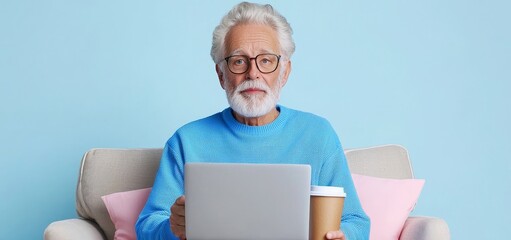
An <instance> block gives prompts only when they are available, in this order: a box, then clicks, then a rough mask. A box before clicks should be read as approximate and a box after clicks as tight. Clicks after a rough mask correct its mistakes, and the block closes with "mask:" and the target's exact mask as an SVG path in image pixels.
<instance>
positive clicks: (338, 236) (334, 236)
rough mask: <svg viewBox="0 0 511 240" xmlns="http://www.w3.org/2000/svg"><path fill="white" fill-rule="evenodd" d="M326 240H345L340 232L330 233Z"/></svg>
mask: <svg viewBox="0 0 511 240" xmlns="http://www.w3.org/2000/svg"><path fill="white" fill-rule="evenodd" d="M326 239H335V240H346V236H344V233H343V232H342V231H341V230H339V231H330V232H328V233H327V234H326Z"/></svg>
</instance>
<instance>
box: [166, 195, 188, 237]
mask: <svg viewBox="0 0 511 240" xmlns="http://www.w3.org/2000/svg"><path fill="white" fill-rule="evenodd" d="M170 230H171V231H172V233H174V235H175V236H177V237H179V239H181V240H184V239H186V228H185V196H184V195H183V196H181V197H179V198H177V199H176V202H174V204H173V205H172V207H170Z"/></svg>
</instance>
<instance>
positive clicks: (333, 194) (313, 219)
mask: <svg viewBox="0 0 511 240" xmlns="http://www.w3.org/2000/svg"><path fill="white" fill-rule="evenodd" d="M310 195H311V199H310V221H309V240H324V239H326V234H327V233H328V232H329V231H338V230H339V228H340V227H341V216H342V209H343V207H344V198H346V193H345V192H344V188H342V187H329V186H311V193H310Z"/></svg>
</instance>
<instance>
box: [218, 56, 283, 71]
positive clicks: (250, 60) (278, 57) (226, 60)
mask: <svg viewBox="0 0 511 240" xmlns="http://www.w3.org/2000/svg"><path fill="white" fill-rule="evenodd" d="M261 55H273V56H275V57H277V64H276V65H275V69H273V70H272V71H269V72H263V71H261V69H260V68H259V64H257V60H256V59H257V58H258V57H259V56H261ZM239 56H241V57H246V58H247V59H248V65H247V70H245V71H244V72H240V73H236V72H233V71H232V70H231V68H230V67H229V59H231V58H232V57H239ZM281 57H282V56H281V55H277V54H273V53H261V54H258V55H257V56H255V57H253V58H251V57H249V56H247V55H231V56H228V57H226V58H224V60H225V62H226V63H227V68H228V69H229V71H230V72H231V73H234V74H244V73H246V72H248V69H250V62H252V60H256V61H255V65H256V67H257V70H259V72H261V73H264V74H268V73H272V72H275V71H276V70H277V68H279V64H280V58H281Z"/></svg>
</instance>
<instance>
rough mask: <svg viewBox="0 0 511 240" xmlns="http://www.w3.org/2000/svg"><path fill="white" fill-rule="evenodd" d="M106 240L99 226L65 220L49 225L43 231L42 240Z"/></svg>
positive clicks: (81, 221) (89, 222)
mask: <svg viewBox="0 0 511 240" xmlns="http://www.w3.org/2000/svg"><path fill="white" fill-rule="evenodd" d="M65 239H76V240H106V237H104V236H103V233H102V231H101V230H100V228H99V226H98V225H97V224H96V223H94V222H92V221H88V220H84V219H67V220H62V221H57V222H53V223H50V225H48V227H46V229H45V230H44V240H65Z"/></svg>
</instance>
